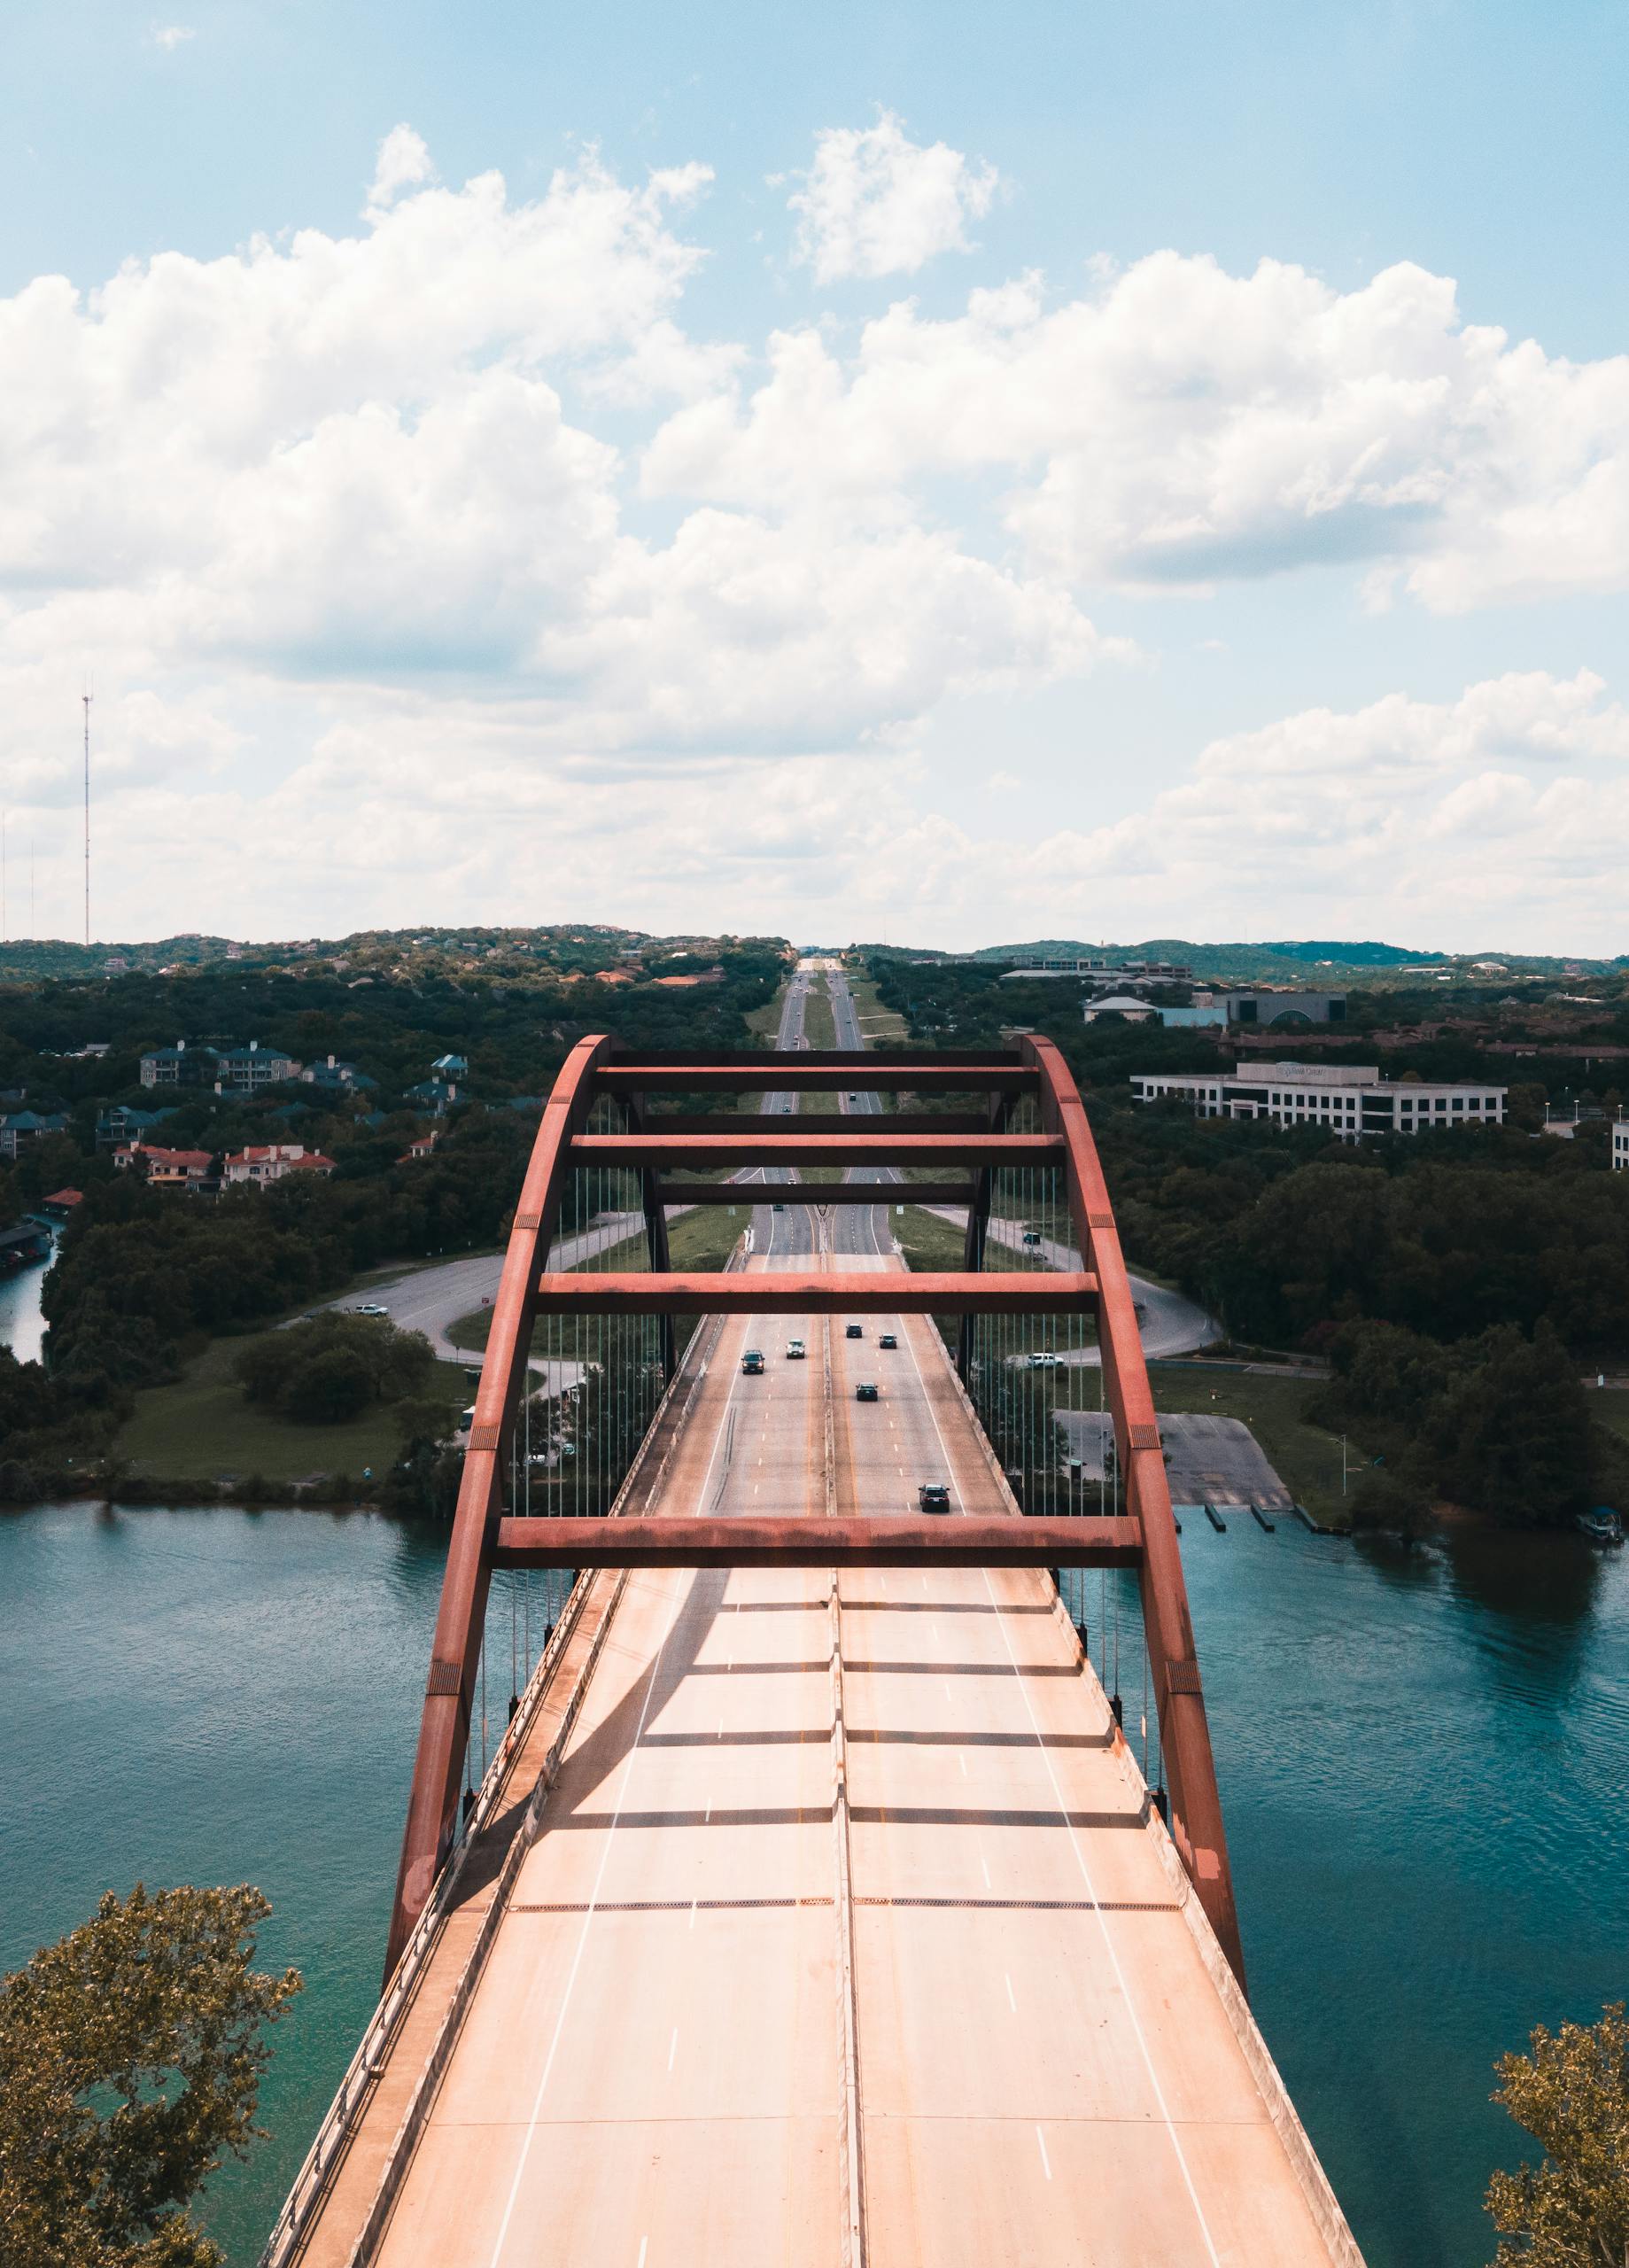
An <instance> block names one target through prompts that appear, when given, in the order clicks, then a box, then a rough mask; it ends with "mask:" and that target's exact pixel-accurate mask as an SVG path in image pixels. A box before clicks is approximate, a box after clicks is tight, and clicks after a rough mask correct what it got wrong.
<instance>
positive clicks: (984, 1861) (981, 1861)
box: [979, 1843, 993, 1890]
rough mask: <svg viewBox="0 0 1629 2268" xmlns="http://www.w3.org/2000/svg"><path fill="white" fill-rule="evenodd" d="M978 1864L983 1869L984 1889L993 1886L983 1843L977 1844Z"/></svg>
mask: <svg viewBox="0 0 1629 2268" xmlns="http://www.w3.org/2000/svg"><path fill="white" fill-rule="evenodd" d="M979 1865H980V1867H981V1869H982V1870H983V1875H984V1887H985V1889H986V1890H989V1889H990V1888H992V1887H993V1885H992V1884H991V1882H990V1878H989V1860H988V1859H987V1858H986V1857H985V1855H984V1845H982V1843H981V1844H980V1845H979Z"/></svg>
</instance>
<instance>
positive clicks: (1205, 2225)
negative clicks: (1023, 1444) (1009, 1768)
mask: <svg viewBox="0 0 1629 2268" xmlns="http://www.w3.org/2000/svg"><path fill="white" fill-rule="evenodd" d="M980 1572H981V1573H982V1575H983V1577H984V1588H985V1591H986V1592H987V1594H988V1595H989V1603H990V1605H991V1606H992V1607H993V1608H994V1609H995V1612H996V1624H997V1628H998V1629H999V1630H1000V1632H1001V1637H1002V1643H1003V1644H1004V1645H1005V1648H1006V1650H1007V1659H1008V1661H1009V1662H1010V1663H1011V1664H1012V1678H1013V1682H1014V1683H1015V1684H1016V1685H1017V1687H1018V1690H1019V1697H1020V1700H1021V1701H1022V1702H1023V1705H1024V1709H1025V1713H1026V1714H1027V1715H1028V1719H1029V1729H1030V1731H1031V1732H1032V1733H1033V1734H1034V1735H1035V1741H1036V1748H1037V1749H1038V1750H1039V1751H1040V1752H1041V1762H1042V1764H1043V1767H1045V1771H1046V1776H1047V1778H1048V1779H1049V1780H1050V1781H1051V1783H1052V1799H1053V1801H1054V1802H1055V1803H1056V1804H1057V1806H1058V1816H1059V1821H1061V1822H1062V1826H1063V1830H1064V1833H1065V1834H1066V1835H1067V1837H1068V1838H1069V1848H1070V1849H1071V1850H1072V1851H1073V1852H1074V1863H1075V1865H1076V1866H1077V1867H1078V1868H1080V1870H1081V1879H1082V1882H1084V1884H1085V1885H1086V1895H1087V1897H1088V1898H1089V1899H1090V1900H1091V1905H1092V1910H1093V1912H1094V1914H1095V1915H1096V1916H1097V1922H1098V1930H1100V1931H1101V1932H1102V1937H1103V1949H1104V1951H1105V1953H1107V1955H1108V1957H1109V1966H1110V1968H1111V1969H1113V1972H1114V1981H1115V1983H1116V1984H1117V1985H1119V1987H1120V1997H1121V2000H1122V2001H1123V2003H1124V2005H1125V2010H1126V2015H1127V2017H1128V2018H1129V2022H1130V2025H1131V2029H1132V2031H1134V2032H1135V2033H1136V2044H1137V2047H1138V2048H1139V2050H1140V2051H1141V2054H1142V2057H1143V2068H1144V2070H1145V2071H1146V2072H1147V2074H1148V2084H1149V2085H1150V2086H1151V2087H1152V2089H1153V2091H1154V2101H1156V2102H1157V2103H1158V2104H1159V2106H1160V2117H1161V2118H1162V2119H1163V2120H1164V2122H1165V2131H1166V2132H1167V2134H1168V2135H1169V2136H1170V2138H1171V2148H1172V2149H1173V2150H1174V2151H1175V2154H1176V2163H1177V2164H1178V2166H1179V2167H1180V2168H1181V2170H1182V2177H1183V2186H1185V2188H1186V2189H1187V2192H1188V2199H1189V2202H1190V2203H1191V2205H1192V2207H1193V2210H1194V2217H1195V2218H1196V2219H1197V2220H1198V2224H1199V2233H1200V2235H1201V2236H1202V2237H1203V2238H1204V2239H1205V2249H1206V2253H1207V2254H1208V2255H1209V2256H1210V2262H1211V2268H1222V2256H1221V2254H1220V2253H1219V2252H1218V2251H1217V2249H1216V2241H1215V2239H1214V2237H1213V2236H1212V2234H1211V2233H1210V2223H1209V2222H1208V2221H1207V2220H1206V2218H1205V2208H1204V2206H1203V2205H1201V2204H1200V2202H1199V2193H1198V2190H1197V2189H1196V2188H1195V2186H1194V2181H1193V2173H1192V2170H1191V2167H1190V2166H1189V2163H1188V2154H1187V2152H1186V2151H1185V2150H1184V2149H1183V2144H1182V2136H1181V2135H1180V2134H1179V2133H1178V2132H1177V2131H1176V2123H1175V2120H1174V2119H1173V2117H1171V2107H1170V2105H1169V2104H1168V2103H1167V2101H1166V2099H1165V2089H1164V2088H1163V2087H1162V2086H1161V2085H1160V2074H1159V2073H1158V2071H1156V2070H1155V2069H1154V2057H1153V2050H1152V2048H1151V2047H1149V2044H1148V2035H1147V2033H1146V2032H1145V2031H1144V2030H1143V2024H1142V2019H1141V2018H1140V2017H1139V2016H1138V2015H1137V2012H1136V2003H1135V2002H1134V2001H1133V2000H1132V1998H1131V1985H1130V1981H1129V1978H1128V1977H1127V1975H1126V1972H1125V1970H1124V1969H1123V1968H1122V1967H1121V1960H1120V1953H1119V1950H1118V1948H1117V1947H1116V1946H1115V1943H1114V1936H1113V1930H1111V1929H1110V1928H1109V1924H1108V1916H1107V1915H1106V1914H1105V1912H1104V1910H1103V1906H1102V1902H1101V1900H1100V1899H1098V1885H1097V1883H1096V1881H1095V1880H1094V1878H1093V1876H1092V1871H1091V1866H1090V1861H1089V1860H1088V1859H1087V1856H1086V1853H1085V1851H1084V1850H1083V1848H1082V1845H1081V1839H1080V1837H1079V1836H1078V1835H1077V1834H1076V1833H1075V1830H1074V1821H1073V1820H1072V1819H1071V1818H1070V1817H1069V1806H1068V1805H1067V1803H1066V1802H1065V1800H1064V1792H1063V1790H1062V1788H1061V1787H1060V1786H1059V1782H1058V1772H1057V1767H1055V1766H1054V1764H1053V1762H1052V1757H1051V1750H1050V1749H1049V1748H1048V1747H1047V1744H1046V1742H1045V1740H1044V1739H1043V1736H1042V1732H1041V1727H1040V1724H1039V1722H1038V1721H1037V1720H1036V1713H1035V1704H1034V1703H1033V1702H1032V1701H1031V1699H1030V1697H1029V1690H1028V1686H1027V1685H1026V1684H1025V1682H1024V1679H1023V1675H1022V1673H1021V1672H1020V1669H1019V1666H1018V1656H1017V1655H1016V1654H1015V1653H1014V1652H1013V1651H1012V1632H1011V1631H1010V1630H1009V1629H1008V1627H1007V1617H1006V1616H1005V1614H1003V1613H1002V1612H1001V1610H1000V1605H999V1604H998V1602H997V1597H996V1586H995V1584H994V1583H993V1582H992V1581H990V1573H989V1568H988V1567H985V1568H982V1569H981V1571H980Z"/></svg>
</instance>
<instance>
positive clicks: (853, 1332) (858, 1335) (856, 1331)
mask: <svg viewBox="0 0 1629 2268" xmlns="http://www.w3.org/2000/svg"><path fill="white" fill-rule="evenodd" d="M842 1335H843V1337H844V1338H845V1339H864V1337H865V1332H863V1331H862V1330H861V1328H860V1326H859V1324H857V1323H851V1324H849V1325H848V1326H847V1328H846V1329H845V1331H844V1332H843V1334H842Z"/></svg>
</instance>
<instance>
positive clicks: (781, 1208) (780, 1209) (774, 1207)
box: [769, 1205, 787, 1213]
mask: <svg viewBox="0 0 1629 2268" xmlns="http://www.w3.org/2000/svg"><path fill="white" fill-rule="evenodd" d="M769 1209H770V1211H771V1212H772V1213H784V1212H785V1211H786V1209H787V1208H786V1207H785V1206H784V1205H772V1206H771V1207H770V1208H769Z"/></svg>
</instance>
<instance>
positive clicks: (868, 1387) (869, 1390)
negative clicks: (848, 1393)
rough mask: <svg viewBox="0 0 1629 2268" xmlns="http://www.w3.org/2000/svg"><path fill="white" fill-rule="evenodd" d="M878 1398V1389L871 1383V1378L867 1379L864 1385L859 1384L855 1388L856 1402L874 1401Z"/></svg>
mask: <svg viewBox="0 0 1629 2268" xmlns="http://www.w3.org/2000/svg"><path fill="white" fill-rule="evenodd" d="M876 1398H877V1389H876V1387H875V1386H873V1385H872V1384H871V1383H870V1381H869V1380H867V1381H866V1382H865V1384H864V1385H863V1386H856V1387H855V1389H854V1399H855V1400H856V1402H874V1401H875V1400H876Z"/></svg>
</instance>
